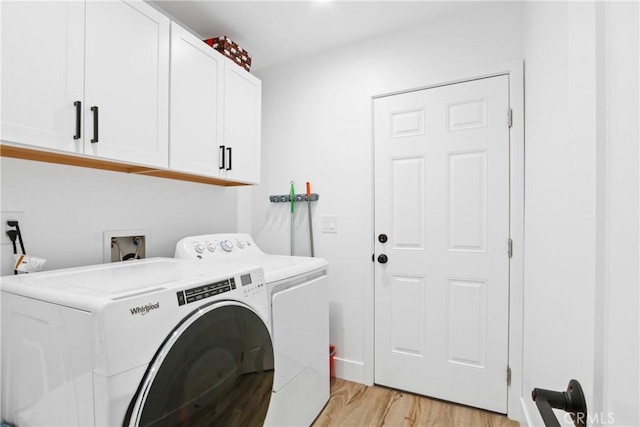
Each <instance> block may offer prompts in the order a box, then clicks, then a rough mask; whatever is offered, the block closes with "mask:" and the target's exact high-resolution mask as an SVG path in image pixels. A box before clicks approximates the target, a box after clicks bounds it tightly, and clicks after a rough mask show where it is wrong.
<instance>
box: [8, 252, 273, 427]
mask: <svg viewBox="0 0 640 427" xmlns="http://www.w3.org/2000/svg"><path fill="white" fill-rule="evenodd" d="M0 290H1V294H0V295H1V297H2V300H1V304H2V305H1V308H2V406H1V412H0V416H1V417H2V421H3V422H5V423H7V424H9V425H19V426H34V425H64V426H89V425H97V426H103V425H108V426H116V425H118V426H122V425H125V426H176V425H192V426H193V425H207V426H208V425H225V426H227V425H237V426H248V425H262V424H263V422H264V419H265V417H266V413H267V410H268V407H269V400H270V398H271V395H272V389H273V386H272V384H273V345H272V340H271V334H270V323H269V307H268V298H267V294H266V284H265V278H264V273H263V271H262V269H261V268H259V267H250V266H241V265H235V266H233V267H226V266H214V265H211V264H203V263H198V262H194V261H191V260H178V259H173V258H150V259H146V260H139V261H126V262H121V263H113V264H102V265H99V266H90V267H81V268H73V269H64V270H58V271H51V272H41V273H35V274H28V275H19V276H7V277H3V278H2V281H1V282H0Z"/></svg>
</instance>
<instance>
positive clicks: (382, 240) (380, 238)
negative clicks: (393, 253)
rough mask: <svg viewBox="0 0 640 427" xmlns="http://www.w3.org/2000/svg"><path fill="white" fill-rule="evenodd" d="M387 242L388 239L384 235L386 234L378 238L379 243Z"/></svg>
mask: <svg viewBox="0 0 640 427" xmlns="http://www.w3.org/2000/svg"><path fill="white" fill-rule="evenodd" d="M387 240H389V238H388V237H387V235H386V234H384V233H383V234H381V235H379V236H378V241H379V242H380V243H386V242H387Z"/></svg>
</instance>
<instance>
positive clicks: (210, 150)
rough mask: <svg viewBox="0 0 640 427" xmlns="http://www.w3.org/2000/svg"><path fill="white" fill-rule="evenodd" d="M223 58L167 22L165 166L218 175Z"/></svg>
mask: <svg viewBox="0 0 640 427" xmlns="http://www.w3.org/2000/svg"><path fill="white" fill-rule="evenodd" d="M224 62H225V58H224V57H223V56H222V55H220V54H219V53H218V52H217V51H215V50H214V49H212V48H211V47H210V46H208V45H207V44H205V43H204V42H203V41H202V40H200V39H198V38H197V37H195V36H193V35H192V34H190V33H189V32H188V31H186V30H185V29H183V28H181V27H180V26H179V25H177V24H176V23H171V107H170V123H171V126H170V140H169V153H170V156H169V166H170V168H171V169H174V170H179V171H182V172H189V173H195V174H200V175H207V176H215V177H217V176H219V175H220V171H221V170H220V166H222V164H221V163H220V162H221V160H222V159H221V157H219V155H220V154H221V152H220V148H219V146H220V145H221V142H220V141H222V77H223V72H224Z"/></svg>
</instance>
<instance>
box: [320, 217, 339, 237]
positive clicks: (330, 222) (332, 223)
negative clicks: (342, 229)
mask: <svg viewBox="0 0 640 427" xmlns="http://www.w3.org/2000/svg"><path fill="white" fill-rule="evenodd" d="M322 232H323V233H337V232H338V217H337V216H335V215H324V216H323V217H322Z"/></svg>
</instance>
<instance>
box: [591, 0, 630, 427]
mask: <svg viewBox="0 0 640 427" xmlns="http://www.w3.org/2000/svg"><path fill="white" fill-rule="evenodd" d="M639 20H640V6H639V5H638V3H637V2H636V3H619V2H615V3H606V7H605V8H604V10H603V21H604V26H605V29H604V31H605V32H604V37H605V48H606V52H605V61H606V62H605V67H606V68H605V73H606V78H605V79H604V85H605V99H604V100H603V103H604V104H605V107H606V111H605V112H604V119H605V120H606V126H605V132H606V134H605V137H606V144H605V153H604V154H605V160H604V177H603V178H604V180H603V181H604V194H603V198H604V202H605V208H604V215H603V216H604V221H603V227H604V230H605V236H606V237H605V253H604V262H603V264H604V266H605V270H604V280H603V286H602V288H603V291H602V297H603V299H602V301H601V302H600V305H601V309H602V310H603V320H604V328H603V331H602V332H603V335H602V336H601V340H600V341H598V340H596V351H598V349H602V350H603V355H602V363H603V370H602V371H601V374H600V375H601V377H602V378H601V383H602V389H603V396H602V402H601V403H600V406H601V408H602V409H601V412H603V413H605V414H607V413H609V412H610V413H611V414H612V415H613V416H614V419H615V421H616V424H618V425H630V426H631V425H636V426H637V425H640V414H639V413H638V411H639V409H638V406H639V402H640V390H639V389H640V383H639V381H638V380H639V379H640V368H639V364H640V350H639V347H638V345H639V340H638V337H640V317H639V314H638V313H639V312H640V310H639V308H640V307H639V298H640V289H639V285H638V284H639V283H640V272H639V270H638V257H639V249H638V246H639V243H638V233H639V228H640V227H639V224H638V222H639V212H640V207H639V201H638V195H639V193H640V186H639V183H638V182H639V178H640V176H639V172H638V171H639V170H640V164H639V163H640V162H639V159H638V156H639V147H638V145H639V142H638V141H640V128H639V126H640V105H639V103H640V102H639V97H640V96H639V91H640V82H639V79H640V24H639ZM597 338H598V337H597ZM598 375H599V372H597V371H596V378H598ZM596 407H597V405H596Z"/></svg>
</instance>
